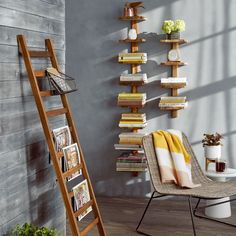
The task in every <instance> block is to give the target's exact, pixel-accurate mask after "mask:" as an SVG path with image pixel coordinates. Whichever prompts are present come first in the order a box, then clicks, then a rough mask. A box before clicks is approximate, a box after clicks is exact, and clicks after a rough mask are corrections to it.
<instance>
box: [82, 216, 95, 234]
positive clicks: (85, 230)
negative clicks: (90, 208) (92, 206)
mask: <svg viewBox="0 0 236 236" xmlns="http://www.w3.org/2000/svg"><path fill="white" fill-rule="evenodd" d="M98 223H99V219H98V217H97V218H96V219H95V220H93V221H92V222H91V223H90V224H89V225H88V226H86V227H85V228H84V229H83V231H81V233H80V235H81V236H84V235H86V234H87V233H88V232H89V231H90V230H91V229H92V228H93V227H94V226H96V225H97V224H98Z"/></svg>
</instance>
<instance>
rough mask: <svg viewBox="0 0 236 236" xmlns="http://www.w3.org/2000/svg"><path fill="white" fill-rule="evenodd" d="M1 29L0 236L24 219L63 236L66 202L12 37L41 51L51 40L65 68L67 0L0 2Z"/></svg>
mask: <svg viewBox="0 0 236 236" xmlns="http://www.w3.org/2000/svg"><path fill="white" fill-rule="evenodd" d="M0 32H1V33H0V135H1V138H0V178H1V181H0V235H7V233H8V232H9V230H11V229H12V228H13V227H14V225H15V224H17V223H19V224H23V223H25V222H32V223H34V224H37V225H47V226H50V227H55V228H56V229H57V231H58V232H62V233H63V235H64V232H65V210H64V205H63V202H62V200H61V196H60V192H59V190H58V187H57V185H56V184H55V175H54V171H53V168H52V166H51V165H50V164H49V162H48V150H47V144H46V142H45V139H44V134H43V131H42V127H41V123H40V121H39V116H38V112H37V110H36V106H35V102H34V98H33V97H32V92H31V88H30V85H29V82H28V78H27V75H26V71H25V67H24V63H23V61H22V59H20V58H19V55H18V46H17V41H16V35H17V34H24V35H25V36H26V39H27V43H28V45H29V46H30V47H31V48H34V49H35V50H37V49H44V39H45V38H51V39H53V42H54V46H55V48H56V52H57V56H58V58H59V62H60V65H61V67H62V70H63V69H64V65H65V0H34V1H32V0H1V1H0ZM33 65H34V67H35V68H36V69H41V68H46V67H47V65H48V61H46V60H42V59H36V60H34V61H33ZM46 100H47V101H46V106H47V107H48V108H52V107H57V106H59V100H58V98H50V99H46ZM63 123H64V120H63V118H55V119H53V120H52V126H54V127H59V126H61V125H63Z"/></svg>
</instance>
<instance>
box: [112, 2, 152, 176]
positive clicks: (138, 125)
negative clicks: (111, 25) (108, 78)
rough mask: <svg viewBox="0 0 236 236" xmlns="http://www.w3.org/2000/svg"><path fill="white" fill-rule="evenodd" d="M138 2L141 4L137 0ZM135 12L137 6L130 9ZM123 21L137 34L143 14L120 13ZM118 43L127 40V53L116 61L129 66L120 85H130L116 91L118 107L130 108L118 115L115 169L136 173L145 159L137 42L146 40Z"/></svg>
mask: <svg viewBox="0 0 236 236" xmlns="http://www.w3.org/2000/svg"><path fill="white" fill-rule="evenodd" d="M132 4H134V5H133V7H137V3H129V5H130V7H132ZM141 4H142V3H141ZM134 12H135V14H136V13H137V9H135V10H134ZM119 19H120V20H123V21H130V29H135V30H136V33H137V35H138V22H139V21H145V20H146V19H147V18H146V17H144V16H139V15H138V14H137V15H135V16H122V17H120V18H119ZM119 42H120V43H129V44H130V52H128V53H120V54H119V57H118V62H119V63H121V64H128V65H130V72H129V74H122V75H121V76H120V81H119V84H120V85H124V86H130V92H129V93H120V94H119V95H118V102H117V104H118V106H120V107H125V108H128V109H130V111H129V112H126V113H123V114H121V120H120V122H119V128H121V129H123V130H124V131H122V133H120V135H119V143H118V144H115V145H114V146H115V149H116V150H120V151H122V152H123V153H122V154H121V155H120V156H119V157H118V158H117V162H116V170H117V171H126V172H127V171H128V172H132V173H133V175H135V176H136V175H137V174H138V172H141V171H145V170H146V169H147V164H146V158H145V157H144V153H143V148H142V145H141V144H142V137H143V136H144V135H145V134H143V133H142V132H140V130H141V129H143V128H144V127H145V126H146V125H147V122H146V114H144V113H140V112H139V109H141V108H143V107H144V106H145V103H146V94H142V95H141V93H139V92H138V87H139V86H142V85H144V84H146V83H147V82H148V81H147V75H146V74H141V73H140V71H139V65H140V64H145V63H146V62H147V54H146V53H143V52H139V43H145V42H146V39H144V38H139V37H137V38H136V39H129V38H126V39H120V40H119Z"/></svg>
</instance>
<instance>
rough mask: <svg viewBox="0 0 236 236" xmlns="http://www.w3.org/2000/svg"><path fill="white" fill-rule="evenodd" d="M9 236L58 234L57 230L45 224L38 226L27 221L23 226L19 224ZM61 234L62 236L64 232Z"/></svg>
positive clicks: (55, 235) (51, 235) (50, 235)
mask: <svg viewBox="0 0 236 236" xmlns="http://www.w3.org/2000/svg"><path fill="white" fill-rule="evenodd" d="M9 236H57V231H56V230H55V229H50V228H47V227H45V226H43V227H37V226H34V225H33V224H28V223H25V224H24V225H22V226H21V225H19V224H17V225H16V226H15V228H14V229H13V230H12V231H11V233H10V234H9ZM60 236H62V234H60Z"/></svg>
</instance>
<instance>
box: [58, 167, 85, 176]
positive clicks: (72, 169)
mask: <svg viewBox="0 0 236 236" xmlns="http://www.w3.org/2000/svg"><path fill="white" fill-rule="evenodd" d="M81 169H82V164H78V165H77V166H75V167H73V168H71V169H69V170H67V171H66V172H64V173H63V174H62V175H63V177H64V178H66V177H69V176H71V175H72V174H74V173H75V172H76V171H79V170H81Z"/></svg>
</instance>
